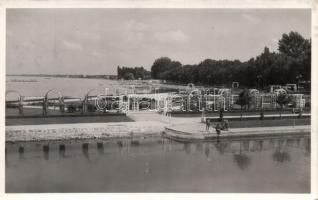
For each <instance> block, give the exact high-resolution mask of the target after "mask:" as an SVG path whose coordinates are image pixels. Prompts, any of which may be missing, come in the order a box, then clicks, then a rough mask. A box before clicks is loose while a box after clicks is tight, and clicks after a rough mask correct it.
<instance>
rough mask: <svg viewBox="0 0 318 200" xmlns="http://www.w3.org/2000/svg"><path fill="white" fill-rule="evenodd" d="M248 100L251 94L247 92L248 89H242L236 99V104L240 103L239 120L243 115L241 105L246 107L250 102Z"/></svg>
mask: <svg viewBox="0 0 318 200" xmlns="http://www.w3.org/2000/svg"><path fill="white" fill-rule="evenodd" d="M250 101H251V96H250V94H249V91H248V89H244V90H243V91H242V92H241V93H240V94H239V98H238V100H237V101H236V104H238V105H240V106H241V115H240V116H241V118H240V119H241V120H242V117H243V107H246V106H247V105H249V104H250Z"/></svg>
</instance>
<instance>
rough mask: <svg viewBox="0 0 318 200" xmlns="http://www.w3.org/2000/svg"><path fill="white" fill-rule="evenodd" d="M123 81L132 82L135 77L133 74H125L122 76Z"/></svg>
mask: <svg viewBox="0 0 318 200" xmlns="http://www.w3.org/2000/svg"><path fill="white" fill-rule="evenodd" d="M124 79H125V80H134V79H135V76H134V74H133V73H131V72H127V73H125V74H124Z"/></svg>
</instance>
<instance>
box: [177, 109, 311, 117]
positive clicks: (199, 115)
mask: <svg viewBox="0 0 318 200" xmlns="http://www.w3.org/2000/svg"><path fill="white" fill-rule="evenodd" d="M291 113H292V112H291V111H290V110H285V111H283V112H282V114H291ZM303 113H310V110H308V111H307V110H304V111H303ZM240 114H241V113H240V111H230V112H228V111H225V112H223V116H240ZM268 114H278V115H279V111H278V110H277V111H264V115H268ZM171 115H172V116H173V117H201V116H202V113H200V112H198V113H172V114H171ZM219 115H220V113H219V112H217V111H216V112H210V113H205V117H215V116H219ZM248 115H260V111H248V112H244V111H243V116H248Z"/></svg>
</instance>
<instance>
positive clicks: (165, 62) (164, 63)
mask: <svg viewBox="0 0 318 200" xmlns="http://www.w3.org/2000/svg"><path fill="white" fill-rule="evenodd" d="M170 64H171V59H170V58H168V57H161V58H158V59H157V60H155V62H154V63H153V65H152V67H151V77H152V78H154V79H158V78H159V75H160V74H161V73H163V72H165V71H168V70H169V66H170Z"/></svg>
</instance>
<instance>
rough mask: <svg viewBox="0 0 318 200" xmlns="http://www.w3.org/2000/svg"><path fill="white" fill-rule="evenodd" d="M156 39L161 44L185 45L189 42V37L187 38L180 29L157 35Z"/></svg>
mask: <svg viewBox="0 0 318 200" xmlns="http://www.w3.org/2000/svg"><path fill="white" fill-rule="evenodd" d="M154 37H155V39H157V40H159V41H160V42H174V43H184V42H187V41H189V36H187V35H186V34H185V33H184V32H183V31H181V30H180V29H178V30H173V31H167V32H162V33H155V35H154Z"/></svg>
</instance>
